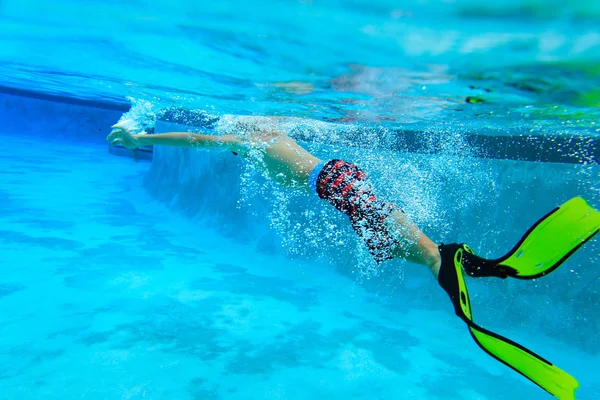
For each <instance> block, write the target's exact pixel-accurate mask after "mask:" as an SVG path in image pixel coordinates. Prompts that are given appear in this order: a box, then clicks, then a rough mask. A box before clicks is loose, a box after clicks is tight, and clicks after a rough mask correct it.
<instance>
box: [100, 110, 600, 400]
mask: <svg viewBox="0 0 600 400" xmlns="http://www.w3.org/2000/svg"><path fill="white" fill-rule="evenodd" d="M133 125H134V124H133V122H132V121H131V120H125V121H122V122H119V123H117V124H116V125H113V126H112V128H113V129H112V132H111V133H110V134H109V135H108V137H107V141H108V142H109V143H110V144H111V145H121V146H124V147H125V148H127V149H136V148H138V147H140V146H177V147H192V148H197V149H205V150H218V149H220V150H224V151H229V152H232V153H233V154H235V155H239V156H241V157H243V158H245V159H246V160H248V162H250V163H252V164H253V165H254V166H255V167H256V168H258V169H261V170H263V171H264V172H265V173H266V175H267V176H268V177H269V178H270V179H272V180H274V181H275V182H277V183H279V184H281V185H283V186H286V187H289V188H292V189H295V190H301V191H305V192H312V193H315V194H316V195H317V196H318V197H319V198H321V199H323V200H325V201H327V202H329V203H330V204H331V205H332V206H333V207H335V208H336V209H337V210H339V211H341V212H343V213H344V214H346V215H347V216H348V217H349V219H350V222H351V224H352V227H353V229H354V231H355V232H356V233H357V234H358V236H359V237H360V238H361V239H362V240H363V241H364V242H365V245H366V246H367V248H368V249H369V251H370V253H371V255H372V256H373V258H374V260H375V261H376V262H377V263H381V262H383V261H386V260H389V259H393V258H396V257H399V258H404V259H406V260H408V261H410V262H413V263H416V264H420V265H424V266H426V267H427V268H428V269H429V270H430V271H431V273H432V274H433V276H434V277H435V278H436V280H437V281H438V283H439V285H440V286H441V287H442V288H443V289H444V290H445V291H446V293H447V294H448V296H449V297H450V300H451V301H452V304H453V306H454V310H455V313H456V314H457V316H458V317H460V318H461V319H462V320H463V321H464V322H465V323H466V324H467V326H468V329H469V330H470V332H471V335H472V336H473V338H474V339H475V341H476V343H477V344H478V345H479V346H480V347H482V348H483V349H484V351H486V352H487V353H488V354H490V355H492V356H493V357H494V358H496V359H498V360H499V361H501V362H503V363H505V364H507V365H508V366H510V367H512V368H513V369H515V370H516V371H517V372H519V373H521V374H522V375H524V376H525V377H527V378H529V379H530V380H532V381H533V382H534V383H536V384H537V385H539V386H540V387H542V388H543V389H544V390H546V391H548V392H549V393H551V394H553V395H555V396H557V397H559V398H571V397H572V396H574V392H575V389H576V388H577V387H578V383H577V381H576V380H575V378H573V377H572V376H570V375H569V374H567V373H566V372H564V371H562V370H561V369H559V368H557V367H556V366H554V365H552V364H551V363H549V362H548V361H546V360H545V359H543V358H541V357H539V356H537V355H536V354H535V353H532V352H531V351H529V350H527V349H526V348H524V347H523V346H521V345H519V344H517V343H515V342H513V341H511V340H510V339H507V338H504V337H502V336H500V335H498V334H496V333H494V332H491V331H489V330H487V329H485V328H482V327H481V326H479V325H477V324H475V322H474V321H473V317H472V313H471V305H470V300H469V297H468V292H467V287H466V281H465V279H464V277H463V271H464V272H466V273H467V274H468V275H469V276H471V277H499V278H507V277H513V278H518V279H534V278H539V277H541V276H544V275H546V274H548V273H550V272H551V271H553V270H554V269H556V268H557V267H558V266H559V265H560V264H562V263H563V262H564V261H565V260H566V259H567V258H568V257H569V256H570V255H571V254H572V253H573V252H574V251H575V250H576V249H577V248H579V247H580V246H581V245H582V244H583V243H585V242H586V241H588V240H589V239H591V237H592V236H593V235H594V234H596V233H597V232H598V229H599V228H600V213H599V212H598V211H596V210H595V209H593V208H591V207H590V206H589V205H587V203H586V202H585V201H584V200H583V199H581V198H574V199H572V200H570V201H568V202H567V203H565V204H563V205H562V206H561V207H559V208H557V209H556V210H554V211H553V212H551V213H550V214H548V215H546V216H545V217H544V218H542V219H541V220H540V221H538V223H536V224H535V225H534V227H532V228H531V229H530V230H529V231H528V232H527V233H526V234H525V235H524V237H523V238H522V239H521V241H519V243H518V244H517V245H516V246H515V248H513V249H512V250H511V251H510V252H509V253H508V254H506V255H505V256H503V257H501V258H499V259H496V260H488V259H484V258H481V257H478V256H476V255H475V254H474V253H473V251H472V250H471V249H470V248H469V247H468V246H467V245H465V244H446V245H444V244H438V243H435V242H433V241H432V240H431V239H430V238H429V237H427V236H426V235H425V234H424V233H423V232H422V231H421V230H420V229H419V228H418V227H417V226H416V225H415V224H414V223H413V222H412V221H411V220H410V218H409V217H408V216H407V215H406V214H405V213H404V212H403V211H402V209H401V208H400V207H399V206H397V205H396V204H393V203H391V202H386V201H383V200H382V199H380V198H379V197H377V196H376V194H375V191H374V189H373V187H372V185H371V184H370V183H369V180H368V178H367V175H366V174H365V172H363V171H362V170H361V169H360V168H359V167H358V166H356V165H354V164H353V163H350V162H347V161H343V160H337V159H330V160H321V159H319V158H318V157H316V156H314V155H313V154H311V153H309V152H308V151H307V150H306V149H304V148H303V147H302V146H300V145H299V144H298V143H297V142H296V141H295V140H294V139H292V138H291V137H289V136H287V135H286V134H284V133H281V132H277V131H275V130H272V129H261V128H258V127H251V128H248V127H243V126H242V127H240V126H239V125H238V126H237V129H233V130H235V131H236V133H233V134H228V135H221V136H219V135H204V134H195V133H189V132H168V133H159V134H136V133H134V130H133V129H132V126H133ZM250 155H252V156H250ZM573 221H577V222H573ZM548 243H551V244H552V247H550V246H548Z"/></svg>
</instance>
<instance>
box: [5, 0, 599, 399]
mask: <svg viewBox="0 0 600 400" xmlns="http://www.w3.org/2000/svg"><path fill="white" fill-rule="evenodd" d="M599 21H600V8H598V5H597V3H596V2H592V1H582V0H581V1H572V2H569V3H566V2H559V1H555V2H544V3H541V2H537V1H527V2H517V1H506V2H498V3H495V4H490V5H482V4H481V3H479V2H473V1H466V0H458V1H454V2H447V1H433V0H432V1H423V2H417V3H414V2H387V1H377V2H360V1H354V2H344V1H323V2H317V1H297V2H275V1H266V0H264V1H258V2H253V3H252V5H251V6H249V5H248V4H247V3H245V2H228V3H216V4H213V5H208V4H196V3H195V2H188V1H177V2H175V3H172V2H166V1H164V2H163V1H150V2H139V1H127V2H110V1H104V2H94V1H88V2H84V3H83V2H75V1H57V2H53V3H52V4H46V3H41V2H37V1H19V2H17V1H13V0H4V1H0V26H1V27H2V29H1V30H0V122H1V125H0V140H1V142H0V143H2V146H1V148H2V149H3V151H2V156H1V157H0V209H1V210H2V213H0V239H1V240H0V265H2V267H3V268H2V274H1V275H0V361H1V362H0V399H2V400H4V399H10V400H13V399H71V398H73V399H75V398H83V399H349V398H356V399H392V398H393V399H398V398H399V399H439V400H448V399H508V398H510V399H528V400H530V399H546V398H550V396H549V395H548V394H546V393H545V392H543V391H542V390H541V389H539V388H538V387H536V386H535V385H533V384H532V383H530V382H529V381H527V380H526V379H524V378H522V377H521V376H520V375H518V374H516V373H515V372H514V371H512V370H510V369H509V368H507V367H505V366H503V365H501V364H500V363H498V362H496V361H495V360H493V359H492V358H490V357H489V356H487V355H486V354H484V353H483V352H482V351H481V350H480V349H479V348H478V347H477V346H476V345H475V344H474V343H473V341H472V340H471V338H470V337H469V335H468V332H467V331H466V329H465V327H464V326H463V325H464V324H463V323H462V322H461V321H460V320H458V319H457V318H456V317H455V316H454V315H453V313H452V309H451V305H450V303H449V302H448V300H447V297H446V295H445V294H444V293H443V292H442V291H441V290H440V289H439V288H438V287H437V285H436V284H435V282H434V281H433V278H431V276H429V274H428V272H427V271H425V270H424V269H423V268H422V267H418V266H415V265H411V264H409V263H405V262H401V261H392V262H390V263H387V264H384V265H383V266H379V267H378V266H377V265H375V264H374V263H373V262H372V260H371V259H370V258H369V256H368V253H367V252H366V250H365V249H364V248H363V247H362V244H361V243H360V242H359V240H358V239H357V238H356V237H355V236H354V235H353V232H352V229H351V227H350V225H349V224H348V222H347V221H346V220H345V218H344V217H343V216H341V215H339V214H338V213H337V212H336V211H335V210H333V209H331V208H330V207H329V206H327V204H325V203H324V202H322V201H320V200H319V199H317V198H316V197H314V196H310V195H304V194H297V193H293V192H290V191H288V190H286V189H282V188H279V187H277V186H274V185H271V184H270V183H269V182H267V181H266V180H265V179H264V178H263V177H262V176H261V175H260V174H259V173H257V172H256V171H253V170H252V169H250V168H248V166H247V164H245V163H244V162H243V161H242V160H240V159H239V158H234V157H232V156H231V155H229V154H220V153H202V152H197V151H195V150H180V149H172V148H169V149H168V148H155V149H153V152H152V153H143V154H142V153H140V154H138V155H137V159H136V158H134V157H133V155H132V154H131V153H130V152H126V151H124V150H120V151H113V152H112V153H111V152H108V151H107V145H106V143H105V142H104V140H103V139H104V137H105V136H106V134H107V133H108V132H109V129H110V128H109V126H110V125H111V124H112V123H114V122H116V121H117V120H118V119H119V118H122V115H123V113H127V114H126V115H127V116H129V117H132V118H134V119H135V120H136V121H138V122H139V123H140V124H142V125H143V124H151V125H153V127H154V130H155V132H166V131H170V130H190V131H197V132H212V133H220V132H222V129H221V128H222V126H224V124H225V123H226V122H227V121H228V120H232V119H235V118H239V117H240V116H250V117H251V118H252V119H253V121H256V122H257V123H265V122H264V121H265V116H274V115H276V116H286V117H290V118H289V119H288V120H287V121H286V122H285V123H284V124H282V125H279V128H281V129H284V130H286V131H287V132H288V133H289V134H290V135H292V136H293V137H295V138H296V139H297V140H298V141H299V142H300V143H301V144H302V145H303V146H305V147H306V148H308V149H309V150H310V151H311V152H313V153H314V154H316V155H317V156H319V157H321V158H324V159H326V158H328V157H329V158H330V157H332V156H335V157H341V158H345V159H348V160H352V161H355V162H357V163H358V164H359V165H361V166H362V167H363V168H364V169H365V170H366V171H368V173H369V175H370V176H371V178H372V179H373V181H374V183H375V185H376V187H377V189H378V192H379V193H381V194H382V195H383V196H385V197H387V198H389V199H391V200H393V201H396V202H398V203H399V204H402V206H403V208H404V209H405V210H406V211H407V212H408V213H409V214H410V215H411V216H412V217H413V218H414V219H415V220H416V222H417V223H418V224H419V225H420V226H421V227H422V228H423V230H424V231H425V232H426V233H427V234H428V235H430V236H431V237H432V238H433V239H434V240H436V241H438V242H440V241H444V242H449V241H465V242H467V243H469V244H471V245H472V247H473V248H475V249H476V250H477V251H478V252H480V253H481V254H483V255H485V256H489V257H495V256H500V255H501V254H502V253H503V252H505V251H506V250H508V249H509V248H510V247H511V246H512V244H514V243H515V241H516V240H518V238H519V237H520V236H521V234H522V233H523V232H524V231H525V230H526V229H527V228H528V227H529V226H530V225H531V224H532V223H533V222H535V221H536V220H537V219H538V218H539V217H540V216H542V215H543V214H545V213H546V212H547V211H549V210H550V209H552V208H553V207H555V206H557V205H559V204H561V203H562V202H564V201H566V200H568V199H569V198H571V197H573V196H577V195H580V196H583V197H584V198H586V199H587V200H588V201H589V202H590V203H591V204H592V205H594V206H595V207H598V206H600V166H599V165H598V151H599V149H598V139H599V135H598V129H599V128H600V127H598V126H597V124H598V122H597V121H598V116H599V113H598V110H599V108H598V107H599V105H600V103H599V97H598V96H599V94H598V90H597V88H598V87H600V86H599V85H600V70H599V69H598V65H599V64H598V61H599V60H600V39H599V38H600V32H599V30H598V26H600V25H599V24H598V22H599ZM599 254H600V244H599V243H598V239H595V240H594V241H592V242H590V243H588V244H587V245H586V246H585V247H584V248H582V249H581V250H580V251H578V252H577V253H576V254H575V255H574V256H573V257H572V258H571V259H570V260H569V261H568V262H567V263H566V264H565V265H564V266H562V267H561V268H560V269H559V270H557V271H556V272H553V273H552V274H551V275H549V276H547V277H545V278H544V279H540V280H536V281H534V282H520V281H518V282H515V281H499V280H469V282H468V283H469V289H470V291H471V296H472V301H473V304H474V305H473V308H474V313H475V317H476V319H477V321H478V322H480V323H481V324H482V325H484V326H486V327H489V328H492V329H494V330H497V331H498V332H500V333H502V334H505V335H506V336H508V337H510V338H512V339H515V340H517V341H518V342H520V343H522V344H523V345H525V346H527V347H529V348H531V349H532V350H534V351H536V352H538V353H539V354H540V355H542V356H544V357H546V358H547V359H549V360H551V361H552V362H554V363H555V364H557V365H558V366H559V367H561V368H563V369H565V370H566V371H568V372H569V373H571V374H573V375H574V376H575V377H576V378H577V379H578V380H579V382H580V385H581V387H580V389H579V390H578V392H577V394H578V398H580V399H596V398H600V384H599V383H598V379H597V376H596V375H597V374H596V372H595V367H596V366H597V365H600V355H599V354H600V339H599V338H598V335H597V332H598V330H599V329H600V311H599V310H600V308H599V307H598V293H599V290H600V286H599V285H600V273H599V272H598V271H599V269H598V267H600V264H599V262H598V256H599Z"/></svg>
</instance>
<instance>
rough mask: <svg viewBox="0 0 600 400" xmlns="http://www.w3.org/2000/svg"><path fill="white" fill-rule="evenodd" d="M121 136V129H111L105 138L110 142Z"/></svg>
mask: <svg viewBox="0 0 600 400" xmlns="http://www.w3.org/2000/svg"><path fill="white" fill-rule="evenodd" d="M122 135H123V130H122V129H121V128H116V129H113V130H112V131H111V132H110V133H109V135H108V136H107V137H106V140H107V141H109V142H111V141H113V140H114V139H117V138H120V137H121V136H122Z"/></svg>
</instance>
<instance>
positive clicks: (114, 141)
mask: <svg viewBox="0 0 600 400" xmlns="http://www.w3.org/2000/svg"><path fill="white" fill-rule="evenodd" d="M134 127H135V122H133V121H132V120H130V119H126V120H124V121H121V122H119V123H117V124H115V125H113V126H111V128H112V131H111V132H110V134H109V135H108V136H107V137H106V140H107V141H108V142H109V143H110V144H111V146H116V145H121V146H123V147H125V148H127V149H129V150H133V149H137V148H138V147H139V146H140V145H141V144H140V143H139V140H138V139H139V136H141V134H139V135H138V134H135V133H134ZM144 133H145V132H144Z"/></svg>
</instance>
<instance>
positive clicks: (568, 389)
mask: <svg viewBox="0 0 600 400" xmlns="http://www.w3.org/2000/svg"><path fill="white" fill-rule="evenodd" d="M469 252H471V250H470V249H469V248H468V247H467V246H465V245H457V244H451V245H441V246H440V254H441V255H442V266H441V268H440V273H439V276H438V282H439V284H440V286H441V287H442V288H443V289H444V290H445V291H446V293H448V296H450V300H451V301H452V304H453V305H454V310H455V312H456V315H458V316H459V317H460V318H461V319H462V320H463V321H464V322H465V323H466V324H467V326H468V328H469V332H470V333H471V336H472V337H473V339H474V340H475V342H476V343H477V344H478V345H479V347H481V348H482V349H483V351H485V352H486V353H488V354H489V355H491V356H492V357H494V358H495V359H497V360H498V361H500V362H502V363H504V364H505V365H507V366H509V367H511V368H512V369H514V370H515V371H517V372H519V373H520V374H521V375H523V376H525V377H526V378H528V379H529V380H531V381H532V382H533V383H535V384H536V385H538V386H540V387H541V388H542V389H544V390H545V391H547V392H548V393H550V394H551V395H553V396H555V397H557V398H559V399H561V400H574V399H575V390H576V389H577V388H578V387H579V383H578V382H577V380H576V379H575V378H574V377H572V376H571V375H569V374H568V373H566V372H565V371H563V370H561V369H560V368H558V367H556V366H555V365H553V364H552V363H551V362H549V361H547V360H545V359H544V358H542V357H540V356H539V355H537V354H535V353H534V352H532V351H531V350H529V349H527V348H525V347H523V346H521V345H520V344H518V343H516V342H514V341H512V340H510V339H507V338H505V337H503V336H501V335H498V334H497V333H494V332H492V331H489V330H487V329H485V328H483V327H481V326H479V325H477V324H476V323H475V322H474V321H473V314H472V312H471V301H470V299H469V293H468V291H467V285H466V282H465V280H464V277H463V274H462V270H463V265H462V262H463V259H464V256H463V255H464V254H468V253H469Z"/></svg>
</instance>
